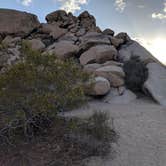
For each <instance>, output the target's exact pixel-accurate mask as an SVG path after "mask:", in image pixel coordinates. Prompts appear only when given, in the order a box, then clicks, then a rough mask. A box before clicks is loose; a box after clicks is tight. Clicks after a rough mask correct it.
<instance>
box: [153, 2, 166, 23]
mask: <svg viewBox="0 0 166 166" xmlns="http://www.w3.org/2000/svg"><path fill="white" fill-rule="evenodd" d="M152 18H154V19H159V20H163V19H166V2H164V9H163V11H162V13H152Z"/></svg>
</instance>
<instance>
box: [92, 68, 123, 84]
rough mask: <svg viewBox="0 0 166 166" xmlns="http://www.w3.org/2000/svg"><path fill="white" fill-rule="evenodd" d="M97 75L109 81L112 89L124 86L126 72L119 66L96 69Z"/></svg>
mask: <svg viewBox="0 0 166 166" xmlns="http://www.w3.org/2000/svg"><path fill="white" fill-rule="evenodd" d="M95 75H97V76H101V77H104V78H106V79H107V80H109V82H110V85H111V86H112V87H120V86H123V85H124V76H125V74H124V72H123V70H122V68H121V67H118V66H105V67H101V68H98V69H96V71H95Z"/></svg>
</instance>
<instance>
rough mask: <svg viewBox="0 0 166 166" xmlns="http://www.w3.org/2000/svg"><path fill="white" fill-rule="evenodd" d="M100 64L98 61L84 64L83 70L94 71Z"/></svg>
mask: <svg viewBox="0 0 166 166" xmlns="http://www.w3.org/2000/svg"><path fill="white" fill-rule="evenodd" d="M101 66H102V65H101V64H98V63H92V64H87V65H85V66H84V68H83V70H84V71H85V72H87V73H94V72H95V71H96V69H98V68H100V67H101Z"/></svg>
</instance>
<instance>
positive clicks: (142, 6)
mask: <svg viewBox="0 0 166 166" xmlns="http://www.w3.org/2000/svg"><path fill="white" fill-rule="evenodd" d="M137 7H138V8H140V9H143V8H145V6H144V5H138V6H137Z"/></svg>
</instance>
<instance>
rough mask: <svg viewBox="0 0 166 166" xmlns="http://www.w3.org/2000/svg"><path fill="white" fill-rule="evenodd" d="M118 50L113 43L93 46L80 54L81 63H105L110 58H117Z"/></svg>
mask: <svg viewBox="0 0 166 166" xmlns="http://www.w3.org/2000/svg"><path fill="white" fill-rule="evenodd" d="M116 57H117V50H116V49H115V47H114V46H111V45H97V46H94V47H91V48H90V49H89V50H88V51H86V52H84V53H83V54H82V55H81V56H80V63H81V64H82V65H86V64H88V63H104V62H106V61H109V60H113V59H116Z"/></svg>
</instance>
